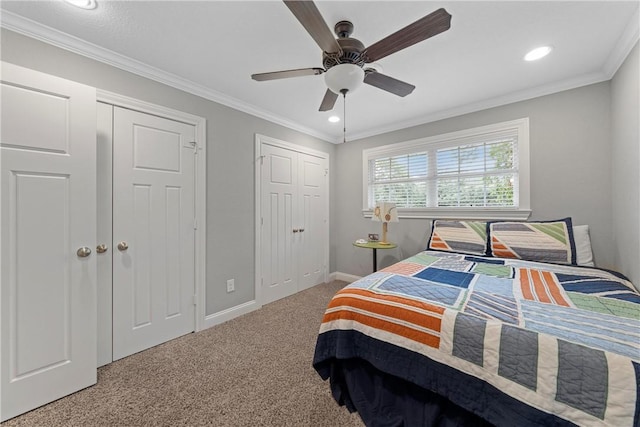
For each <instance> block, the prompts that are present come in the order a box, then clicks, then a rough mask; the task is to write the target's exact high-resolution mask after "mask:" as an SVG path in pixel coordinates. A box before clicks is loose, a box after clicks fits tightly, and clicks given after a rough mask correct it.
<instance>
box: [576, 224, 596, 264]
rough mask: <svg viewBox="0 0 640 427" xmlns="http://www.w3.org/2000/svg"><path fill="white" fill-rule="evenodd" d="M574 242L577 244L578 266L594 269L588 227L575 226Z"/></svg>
mask: <svg viewBox="0 0 640 427" xmlns="http://www.w3.org/2000/svg"><path fill="white" fill-rule="evenodd" d="M573 240H574V241H575V242H576V264H578V265H586V266H587V267H594V266H595V264H594V262H593V251H592V250H591V238H590V237H589V226H588V225H574V226H573Z"/></svg>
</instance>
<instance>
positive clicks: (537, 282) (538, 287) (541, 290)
mask: <svg viewBox="0 0 640 427" xmlns="http://www.w3.org/2000/svg"><path fill="white" fill-rule="evenodd" d="M529 271H530V272H531V279H532V280H533V289H534V290H535V292H536V295H537V296H538V301H540V302H545V303H550V302H551V297H550V296H549V294H548V293H547V290H546V289H545V287H544V282H543V281H542V275H541V274H540V272H539V271H536V270H529Z"/></svg>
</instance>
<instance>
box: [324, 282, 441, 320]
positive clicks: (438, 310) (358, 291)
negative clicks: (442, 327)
mask: <svg viewBox="0 0 640 427" xmlns="http://www.w3.org/2000/svg"><path fill="white" fill-rule="evenodd" d="M341 294H356V295H362V296H364V297H369V298H376V299H380V300H385V301H393V302H397V303H400V304H405V305H409V306H411V307H417V308H422V309H424V310H429V311H433V312H434V313H438V314H442V313H444V307H440V306H437V305H433V304H429V303H426V302H423V301H417V300H413V299H409V298H403V297H400V296H397V295H385V294H377V293H375V292H372V291H369V290H367V289H358V288H347V289H343V290H341V291H338V293H337V295H341ZM331 303H333V301H331ZM331 303H330V304H329V307H331ZM336 305H340V304H336Z"/></svg>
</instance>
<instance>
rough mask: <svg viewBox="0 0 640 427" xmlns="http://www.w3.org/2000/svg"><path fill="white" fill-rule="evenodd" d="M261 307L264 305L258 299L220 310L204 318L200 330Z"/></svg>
mask: <svg viewBox="0 0 640 427" xmlns="http://www.w3.org/2000/svg"><path fill="white" fill-rule="evenodd" d="M260 308H262V305H260V304H259V303H258V302H257V301H256V300H252V301H247V302H245V303H242V304H239V305H236V306H234V307H231V308H227V309H226V310H222V311H218V312H217V313H213V314H210V315H208V316H206V317H205V318H204V322H203V324H202V328H201V329H200V330H202V329H207V328H210V327H212V326H216V325H219V324H221V323H224V322H228V321H229V320H232V319H235V318H236V317H238V316H242V315H245V314H248V313H251V312H252V311H256V310H258V309H260Z"/></svg>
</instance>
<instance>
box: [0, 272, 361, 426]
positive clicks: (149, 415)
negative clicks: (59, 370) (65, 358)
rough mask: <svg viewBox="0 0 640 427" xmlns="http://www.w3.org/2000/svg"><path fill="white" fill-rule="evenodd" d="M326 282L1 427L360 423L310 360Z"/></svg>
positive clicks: (123, 363)
mask: <svg viewBox="0 0 640 427" xmlns="http://www.w3.org/2000/svg"><path fill="white" fill-rule="evenodd" d="M344 285H345V283H343V282H332V283H329V284H323V285H319V286H316V287H314V288H311V289H308V290H306V291H303V292H300V293H298V294H296V295H293V296H291V297H288V298H285V299H283V300H280V301H276V302H274V303H271V304H268V305H266V306H264V307H263V308H262V309H260V310H258V311H255V312H253V313H250V314H247V315H245V316H242V317H239V318H236V319H234V320H231V321H229V322H227V323H224V324H222V325H218V326H215V327H213V328H209V329H207V330H204V331H202V332H199V333H196V334H189V335H186V336H184V337H181V338H178V339H175V340H173V341H170V342H168V343H165V344H162V345H159V346H157V347H154V348H152V349H149V350H146V351H143V352H141V353H138V354H135V355H133V356H129V357H127V358H125V359H122V360H119V361H117V362H114V363H111V364H109V365H107V366H105V367H102V368H100V369H99V370H98V383H97V384H96V385H95V386H93V387H90V388H88V389H85V390H82V391H80V392H78V393H75V394H73V395H71V396H68V397H65V398H63V399H60V400H58V401H56V402H53V403H51V404H49V405H46V406H43V407H41V408H38V409H36V410H34V411H31V412H29V413H27V414H24V415H22V416H19V417H16V418H13V419H12V420H9V421H7V422H5V423H3V424H2V426H3V427H5V426H6V427H10V426H11V427H13V426H202V425H211V426H220V427H223V426H314V427H315V426H317V427H322V426H326V427H339V426H360V427H361V426H363V423H362V421H361V420H360V418H359V416H358V415H357V414H349V412H348V411H347V410H346V409H345V408H344V407H340V406H338V405H337V404H336V403H335V401H334V400H333V398H332V397H331V394H330V391H329V384H328V382H325V381H322V379H321V378H320V377H319V376H318V375H317V373H316V372H315V370H314V369H313V367H312V366H311V361H312V358H313V350H314V346H315V339H316V336H317V332H318V328H319V326H320V320H321V318H322V314H323V312H324V309H325V307H326V305H327V303H328V302H329V299H330V298H331V296H333V294H334V293H335V292H336V291H337V290H339V289H340V288H341V287H343V286H344Z"/></svg>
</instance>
